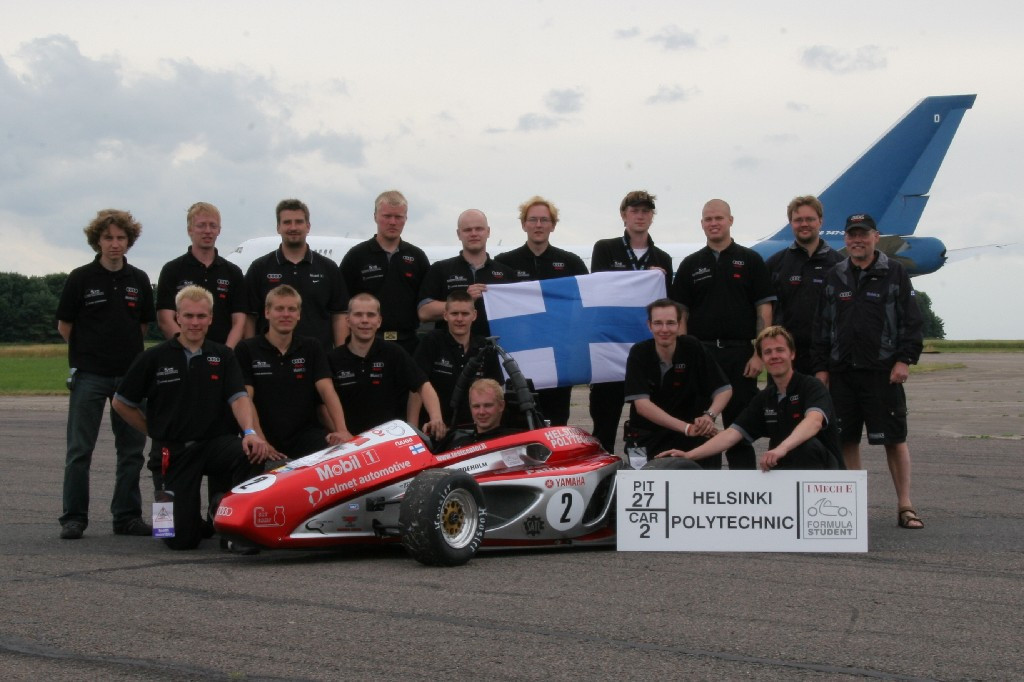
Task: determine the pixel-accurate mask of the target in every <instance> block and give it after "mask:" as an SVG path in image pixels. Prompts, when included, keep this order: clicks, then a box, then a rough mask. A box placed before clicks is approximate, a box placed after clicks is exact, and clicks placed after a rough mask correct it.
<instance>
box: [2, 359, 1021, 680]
mask: <svg viewBox="0 0 1024 682" xmlns="http://www.w3.org/2000/svg"><path fill="white" fill-rule="evenodd" d="M936 363H963V364H964V365H966V367H965V368H960V369H945V370H942V371H935V372H929V373H923V374H915V375H913V376H912V378H911V381H910V382H909V383H908V385H907V391H908V394H909V397H910V409H911V415H910V428H911V436H910V447H911V454H912V458H913V466H914V471H913V497H914V501H915V504H916V506H917V509H918V511H919V512H920V514H921V516H922V518H923V519H924V522H925V524H926V527H925V529H924V530H919V531H909V530H903V529H900V528H897V526H896V499H895V493H894V492H893V488H892V483H891V481H890V479H889V475H888V471H887V469H886V466H885V456H884V453H883V451H882V449H881V448H880V447H866V448H865V450H864V453H863V454H864V462H865V465H866V466H867V468H868V472H869V473H868V481H869V497H868V499H869V513H868V517H869V533H870V536H869V537H870V539H869V547H870V551H869V552H868V553H866V554H736V553H626V552H624V553H618V552H616V551H614V550H613V549H605V550H577V549H567V550H557V551H541V552H537V551H524V552H500V553H487V554H482V555H479V556H478V557H477V558H475V559H474V560H473V561H471V562H470V563H469V564H467V565H466V566H463V567H460V568H448V569H441V568H426V567H423V566H421V565H419V564H417V563H415V562H414V561H412V560H411V559H409V558H408V557H406V556H405V555H404V553H403V551H402V550H401V549H400V548H397V547H387V548H375V549H364V550H360V551H356V552H352V551H349V552H345V553H341V552H283V551H277V552H263V553H262V554H259V555H256V556H246V557H243V556H237V555H232V554H228V553H224V552H221V551H220V550H219V549H218V546H217V542H216V541H215V540H212V541H206V542H205V543H204V545H203V546H202V547H201V548H200V549H199V550H197V551H193V552H172V551H170V550H168V549H166V548H164V546H163V544H162V543H160V542H157V541H155V540H152V539H148V538H134V537H122V536H115V535H113V534H112V531H111V520H110V514H109V511H108V510H107V507H108V506H109V498H110V492H111V489H112V485H113V462H112V460H113V456H112V446H111V438H110V434H109V428H108V427H107V425H106V424H104V430H105V431H104V432H103V435H102V437H101V440H100V443H99V446H98V448H97V453H96V456H95V458H94V461H93V467H92V484H93V488H92V515H91V520H90V523H91V525H90V526H89V528H88V530H87V531H86V535H85V538H83V539H82V540H78V541H66V540H60V539H58V533H59V530H60V528H59V526H58V524H57V517H58V516H59V514H60V507H61V500H60V490H61V480H62V469H63V461H64V427H65V412H66V409H67V400H66V398H65V397H57V398H2V397H0V434H2V435H0V461H2V466H3V472H2V474H0V614H2V615H0V679H2V680H39V679H46V680H83V679H103V680H183V679H196V680H202V679H231V680H238V679H269V680H284V679H288V680H307V679H308V680H325V679H384V678H402V679H424V680H428V679H429V680H432V679H439V678H448V679H472V678H494V679H517V680H518V679H524V680H534V679H537V680H539V679H544V680H549V679H583V678H611V679H686V680H720V679H761V680H781V679H786V680H790V679H830V680H831V679H858V678H871V679H883V680H907V679H938V680H953V679H986V680H1011V679H1021V678H1022V677H1024V636H1022V634H1021V633H1022V632H1024V503H1022V502H1024V495H1022V491H1024V481H1022V474H1024V467H1022V465H1021V457H1022V454H1024V440H1022V438H1024V356H1022V355H1014V354H970V355H960V354H946V355H930V356H926V357H925V358H924V359H923V360H922V364H923V365H934V364H936ZM575 403H576V404H575V405H574V409H573V423H575V424H578V425H580V426H583V427H585V428H586V427H588V426H589V424H588V419H587V416H586V393H585V390H580V389H578V390H577V393H576V395H575ZM146 483H147V482H146V481H144V486H143V491H144V496H146V497H147V513H148V502H149V501H150V500H149V499H148V495H149V493H150V490H149V489H148V486H147V485H146Z"/></svg>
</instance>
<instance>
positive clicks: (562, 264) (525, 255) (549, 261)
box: [494, 244, 588, 281]
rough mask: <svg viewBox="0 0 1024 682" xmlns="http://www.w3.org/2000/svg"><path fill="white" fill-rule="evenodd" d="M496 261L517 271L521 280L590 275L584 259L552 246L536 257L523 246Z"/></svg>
mask: <svg viewBox="0 0 1024 682" xmlns="http://www.w3.org/2000/svg"><path fill="white" fill-rule="evenodd" d="M494 260H496V261H498V262H499V263H504V264H505V265H507V266H509V267H510V268H512V269H513V270H515V271H516V276H517V277H518V278H519V279H520V280H530V281H534V280H541V279H555V278H557V277H574V276H576V275H586V274H588V273H587V266H586V265H585V264H584V263H583V259H582V258H580V257H579V256H577V255H576V254H575V253H573V252H571V251H566V250H565V249H560V248H558V247H556V246H551V245H550V244H548V246H547V248H546V249H544V252H543V253H541V254H540V255H539V256H537V255H534V253H533V251H531V250H530V247H529V246H527V245H526V244H523V245H522V246H520V247H519V248H518V249H513V250H512V251H506V252H505V253H500V254H498V255H497V256H495V257H494Z"/></svg>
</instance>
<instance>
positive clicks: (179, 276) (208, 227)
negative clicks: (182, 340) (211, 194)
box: [156, 201, 249, 348]
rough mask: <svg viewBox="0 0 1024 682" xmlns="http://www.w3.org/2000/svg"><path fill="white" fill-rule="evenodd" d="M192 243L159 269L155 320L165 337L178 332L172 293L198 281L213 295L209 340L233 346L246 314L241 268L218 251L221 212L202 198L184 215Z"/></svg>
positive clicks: (242, 332)
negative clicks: (182, 252)
mask: <svg viewBox="0 0 1024 682" xmlns="http://www.w3.org/2000/svg"><path fill="white" fill-rule="evenodd" d="M185 226H186V230H187V231H188V236H189V239H191V240H192V246H190V247H189V248H188V251H187V252H186V253H185V255H184V256H179V257H178V258H175V259H174V260H172V261H169V262H167V263H166V264H165V265H164V267H163V268H162V269H161V270H160V278H159V279H158V280H157V285H156V319H157V324H159V325H160V331H162V332H163V333H164V337H166V338H168V339H170V338H172V337H173V336H174V335H175V334H177V333H178V332H180V331H181V329H180V328H179V327H178V323H177V322H176V321H175V312H176V311H175V309H174V296H175V294H177V293H178V292H179V291H181V290H182V289H183V288H184V287H187V286H188V285H190V284H198V285H199V286H201V287H203V288H204V289H206V290H207V291H209V292H210V293H211V294H213V324H211V325H210V333H209V335H208V336H209V337H210V339H211V340H212V341H216V342H218V343H223V344H224V345H226V346H227V347H229V348H234V347H235V346H236V345H238V342H239V341H240V340H241V339H242V335H243V334H244V333H245V317H246V316H245V313H246V310H248V307H249V301H248V299H247V298H246V295H245V278H244V276H243V275H242V270H241V268H239V267H238V266H237V265H235V264H234V263H232V262H230V261H227V260H225V259H224V258H222V257H221V256H220V255H219V254H218V253H217V237H218V236H219V235H220V211H219V210H218V209H217V207H216V206H214V205H213V204H208V203H206V202H204V201H200V202H197V203H195V204H192V206H190V207H189V209H188V213H187V214H186V216H185Z"/></svg>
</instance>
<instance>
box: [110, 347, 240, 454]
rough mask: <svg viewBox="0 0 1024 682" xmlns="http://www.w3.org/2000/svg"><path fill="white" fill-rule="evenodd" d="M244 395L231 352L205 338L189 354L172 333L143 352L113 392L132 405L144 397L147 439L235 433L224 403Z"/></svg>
mask: <svg viewBox="0 0 1024 682" xmlns="http://www.w3.org/2000/svg"><path fill="white" fill-rule="evenodd" d="M245 394H246V393H245V383H243V380H242V371H241V369H239V367H238V362H237V361H236V360H235V353H234V351H232V350H231V349H230V348H228V347H227V346H225V345H224V344H222V343H217V342H216V341H210V340H206V341H205V342H204V343H203V347H202V348H201V349H200V350H199V352H198V353H197V354H196V355H192V356H191V357H189V352H188V350H187V349H186V348H185V347H184V346H182V345H181V343H179V342H178V338H177V337H175V338H173V339H169V340H167V341H164V342H163V343H161V344H159V345H156V346H153V347H152V348H148V349H147V350H145V351H143V352H142V355H140V356H139V357H138V359H136V361H135V362H134V363H133V364H132V366H131V368H130V369H129V370H128V373H127V374H126V375H125V377H124V380H123V381H122V382H121V386H120V387H119V388H118V391H117V396H118V397H119V398H120V399H121V400H122V401H123V402H125V403H127V404H128V405H131V406H132V407H139V406H140V405H141V404H142V401H143V400H145V401H147V403H146V407H145V409H146V423H147V427H148V430H149V436H150V438H152V439H153V440H154V441H170V442H174V443H185V442H188V441H197V440H209V439H211V438H214V437H216V436H223V435H230V434H232V433H237V432H238V425H237V424H236V423H235V418H234V415H233V414H232V412H231V409H230V407H229V405H230V403H231V402H232V401H233V400H235V399H236V398H237V397H238V396H244V395H245Z"/></svg>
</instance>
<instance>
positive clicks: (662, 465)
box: [643, 457, 700, 471]
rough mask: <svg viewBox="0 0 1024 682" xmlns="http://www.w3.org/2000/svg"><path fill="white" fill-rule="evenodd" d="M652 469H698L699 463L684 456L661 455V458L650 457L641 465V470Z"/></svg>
mask: <svg viewBox="0 0 1024 682" xmlns="http://www.w3.org/2000/svg"><path fill="white" fill-rule="evenodd" d="M652 469H653V470H657V469H661V470H666V469H700V465H699V464H697V463H696V462H694V461H693V460H692V459H686V458H685V457H662V458H661V459H652V460H651V461H649V462H648V463H647V464H645V465H644V466H643V471H651V470H652Z"/></svg>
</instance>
